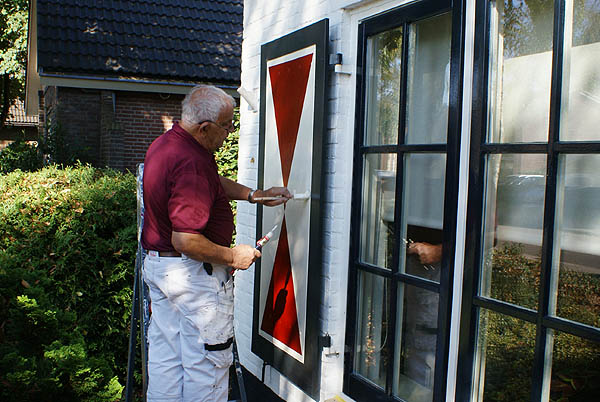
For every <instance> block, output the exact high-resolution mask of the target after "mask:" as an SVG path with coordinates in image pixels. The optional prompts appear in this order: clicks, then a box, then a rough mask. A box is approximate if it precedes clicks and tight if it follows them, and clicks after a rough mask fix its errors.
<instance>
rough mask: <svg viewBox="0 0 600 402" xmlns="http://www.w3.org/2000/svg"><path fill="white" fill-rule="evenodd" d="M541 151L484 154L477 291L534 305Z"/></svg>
mask: <svg viewBox="0 0 600 402" xmlns="http://www.w3.org/2000/svg"><path fill="white" fill-rule="evenodd" d="M545 171H546V155H531V154H502V155H498V154H496V155H490V156H489V157H488V160H487V169H486V185H485V209H484V228H483V230H484V235H483V250H482V251H483V253H482V255H483V260H482V264H483V267H482V275H481V282H480V294H481V295H482V296H487V297H493V298H495V299H499V300H502V301H505V302H508V303H513V304H517V305H520V306H523V307H527V308H531V309H537V303H538V289H539V275H540V259H541V245H542V227H543V219H544V198H545V186H546V177H545Z"/></svg>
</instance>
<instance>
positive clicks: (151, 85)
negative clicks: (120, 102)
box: [40, 73, 239, 98]
mask: <svg viewBox="0 0 600 402" xmlns="http://www.w3.org/2000/svg"><path fill="white" fill-rule="evenodd" d="M40 82H41V86H42V87H43V86H57V87H68V88H85V89H103V90H109V91H110V90H112V91H130V92H152V93H168V94H183V95H185V94H187V93H188V92H189V91H190V89H191V88H192V87H194V86H195V85H196V84H200V82H198V83H195V82H190V83H184V82H167V81H165V82H161V81H150V80H143V79H140V80H137V79H126V78H117V77H115V78H112V77H104V78H103V77H82V76H68V75H65V76H61V75H54V74H45V73H42V74H40ZM212 85H215V86H216V87H219V88H221V89H223V90H224V91H225V92H227V93H228V94H229V95H231V96H234V97H236V98H239V94H238V93H237V91H236V88H237V86H234V85H218V84H212Z"/></svg>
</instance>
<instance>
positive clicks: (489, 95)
mask: <svg viewBox="0 0 600 402" xmlns="http://www.w3.org/2000/svg"><path fill="white" fill-rule="evenodd" d="M476 6H477V10H476V21H477V23H478V24H477V29H476V36H475V49H476V54H475V63H474V69H475V74H474V77H475V81H474V86H473V87H474V91H473V120H472V135H471V143H472V147H471V156H470V171H471V173H472V174H471V178H470V182H469V201H468V217H469V218H468V220H467V227H468V228H471V229H472V230H468V231H467V239H466V241H467V244H469V246H470V247H468V248H467V252H466V254H465V278H464V286H463V292H464V295H463V308H462V313H461V320H462V322H461V331H460V349H459V360H458V370H459V371H458V379H459V381H458V384H457V394H456V400H459V401H484V402H504V401H506V402H509V401H510V402H512V401H532V402H538V401H544V402H545V401H555V402H558V401H560V402H576V401H590V402H591V401H600V371H599V369H598V367H599V366H600V130H599V127H600V1H597V0H554V1H551V0H520V1H510V0H478V1H477V2H476Z"/></svg>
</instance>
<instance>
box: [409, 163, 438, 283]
mask: <svg viewBox="0 0 600 402" xmlns="http://www.w3.org/2000/svg"><path fill="white" fill-rule="evenodd" d="M445 177H446V155H445V154H406V155H405V157H404V192H403V193H404V201H403V204H402V206H403V219H402V222H403V223H404V227H403V233H402V243H401V244H402V245H403V246H402V247H401V256H400V263H401V266H400V271H401V272H406V273H408V274H411V275H415V276H420V277H423V278H427V279H430V280H434V281H439V279H440V267H441V259H442V239H443V236H442V227H443V223H444V222H443V217H444V186H445ZM403 262H404V264H403Z"/></svg>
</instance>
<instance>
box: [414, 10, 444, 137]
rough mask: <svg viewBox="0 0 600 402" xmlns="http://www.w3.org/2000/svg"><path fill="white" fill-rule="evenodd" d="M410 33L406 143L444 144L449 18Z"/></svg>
mask: <svg viewBox="0 0 600 402" xmlns="http://www.w3.org/2000/svg"><path fill="white" fill-rule="evenodd" d="M409 29H410V31H409V32H410V34H409V46H408V48H409V56H408V85H407V91H408V96H407V117H406V142H407V143H409V144H419V143H423V144H426V143H445V142H446V138H447V129H448V99H449V88H450V39H451V38H452V36H451V34H452V17H451V14H450V13H445V14H442V15H440V16H437V17H433V18H429V19H426V20H422V21H419V22H415V23H413V24H411V25H410V26H409Z"/></svg>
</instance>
